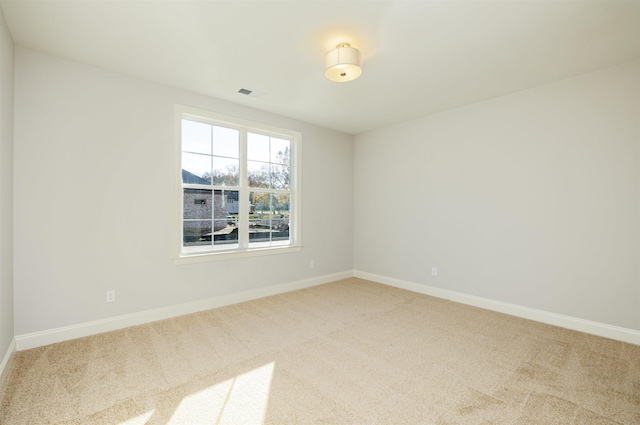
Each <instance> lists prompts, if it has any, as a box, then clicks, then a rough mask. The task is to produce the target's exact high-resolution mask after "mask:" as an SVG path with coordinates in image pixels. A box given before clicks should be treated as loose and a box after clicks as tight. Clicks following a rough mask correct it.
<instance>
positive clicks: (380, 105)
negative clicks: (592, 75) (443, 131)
mask: <svg viewBox="0 0 640 425" xmlns="http://www.w3.org/2000/svg"><path fill="white" fill-rule="evenodd" d="M0 7H1V8H2V11H3V12H4V15H5V20H6V22H7V26H8V27H9V31H10V33H11V35H12V37H13V40H14V42H15V44H17V45H20V46H24V47H27V48H30V49H34V50H38V51H41V52H46V53H50V54H53V55H57V56H61V57H64V58H69V59H73V60H77V61H80V62H84V63H88V64H91V65H95V66H99V67H102V68H107V69H111V70H114V71H118V72H121V73H125V74H129V75H133V76H137V77H141V78H145V79H147V80H152V81H156V82H160V83H164V84H168V85H171V86H175V87H178V88H182V89H186V90H189V91H193V92H197V93H202V94H205V95H208V96H212V97H215V98H219V99H224V100H228V101H231V102H235V103H238V104H242V105H247V106H250V107H253V108H257V109H261V110H264V111H269V112H273V113H277V114H280V115H284V116H288V117H292V118H296V119H299V120H302V121H306V122H310V123H314V124H317V125H320V126H323V127H328V128H332V129H336V130H340V131H344V132H346V133H351V134H357V133H361V132H366V131H369V130H372V129H376V128H379V127H382V126H386V125H389V124H393V123H397V122H402V121H406V120H409V119H413V118H417V117H420V116H424V115H428V114H433V113H436V112H439V111H443V110H446V109H450V108H454V107H457V106H461V105H465V104H469V103H473V102H478V101H481V100H484V99H489V98H492V97H496V96H501V95H504V94H508V93H512V92H515V91H519V90H523V89H526V88H529V87H533V86H536V85H540V84H544V83H548V82H552V81H556V80H559V79H562V78H566V77H570V76H573V75H578V74H581V73H585V72H589V71H593V70H597V69H601V68H605V67H608V66H612V65H617V64H620V63H624V62H627V61H630V60H634V59H638V58H640V1H614V0H603V1H559V0H558V1H545V0H536V1H524V0H503V1H483V0H475V1H453V0H452V1H254V2H247V1H238V0H236V1H188V0H183V1H179V0H174V1H150V0H147V1H90V0H77V1H56V0H47V1H32V0H21V1H5V0H0ZM340 42H349V43H351V45H352V46H354V47H357V48H358V49H360V50H361V51H362V57H363V60H362V62H363V74H362V76H361V77H360V78H359V79H357V80H355V81H352V82H349V83H333V82H330V81H328V80H327V79H325V77H324V69H323V68H324V55H325V53H326V52H327V51H329V50H331V49H332V48H334V47H335V46H336V45H337V44H338V43H340ZM240 88H247V89H251V90H257V91H260V92H264V93H265V95H264V96H263V97H261V98H254V97H249V96H244V95H241V94H238V93H237V92H238V90H239V89H240Z"/></svg>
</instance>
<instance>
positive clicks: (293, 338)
mask: <svg viewBox="0 0 640 425" xmlns="http://www.w3.org/2000/svg"><path fill="white" fill-rule="evenodd" d="M0 408H1V411H0V423H1V424H7V425H9V424H37V425H40V424H65V425H68V424H83V425H88V424H110V425H112V424H117V425H120V424H122V425H134V424H190V425H191V424H442V425H444V424H465V425H466V424H469V425H473V424H484V425H487V424H544V425H552V424H580V425H590V424H603V425H604V424H625V425H637V424H640V346H635V345H631V344H625V343H622V342H617V341H612V340H608V339H604V338H600V337H595V336H591V335H587V334H583V333H579V332H575V331H570V330H566V329H561V328H557V327H553V326H548V325H544V324H540V323H536V322H532V321H527V320H523V319H519V318H515V317H511V316H507V315H502V314H498V313H494V312H490V311H486V310H482V309H478V308H474V307H469V306H465V305H461V304H457V303H453V302H450V301H445V300H441V299H437V298H432V297H428V296H424V295H420V294H415V293H412V292H408V291H403V290H399V289H396V288H391V287H387V286H384V285H379V284H375V283H372V282H367V281H364V280H360V279H355V278H354V279H346V280H342V281H338V282H334V283H330V284H326V285H321V286H317V287H313V288H309V289H305V290H300V291H295V292H291V293H287V294H282V295H277V296H272V297H268V298H263V299H260V300H256V301H251V302H246V303H242V304H238V305H233V306H228V307H224V308H220V309H216V310H211V311H207V312H203V313H198V314H192V315H188V316H183V317H179V318H176V319H171V320H165V321H161V322H155V323H151V324H147V325H142V326H136V327H131V328H127V329H123V330H120V331H115V332H110V333H105V334H100V335H95V336H91V337H87V338H82V339H77V340H73V341H68V342H63V343H58V344H53V345H49V346H46V347H40V348H36V349H33V350H27V351H21V352H18V353H17V354H16V357H15V359H14V362H13V365H12V368H11V371H10V375H9V377H8V379H7V381H6V383H5V386H4V387H3V389H2V390H1V392H0Z"/></svg>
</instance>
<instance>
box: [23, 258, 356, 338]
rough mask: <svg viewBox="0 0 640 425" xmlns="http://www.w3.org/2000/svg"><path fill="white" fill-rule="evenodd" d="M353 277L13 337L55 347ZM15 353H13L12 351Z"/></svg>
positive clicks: (334, 276) (321, 279)
mask: <svg viewBox="0 0 640 425" xmlns="http://www.w3.org/2000/svg"><path fill="white" fill-rule="evenodd" d="M352 276H353V271H352V270H348V271H345V272H341V273H334V274H330V275H325V276H320V277H314V278H310V279H304V280H299V281H295V282H289V283H283V284H280V285H273V286H268V287H265V288H257V289H251V290H248V291H243V292H238V293H234V294H228V295H222V296H219V297H213V298H208V299H205V300H198V301H193V302H189V303H184V304H177V305H173V306H169V307H163V308H157V309H153V310H146V311H141V312H139V313H132V314H126V315H122V316H116V317H110V318H108V319H103V320H96V321H93V322H88V323H80V324H78V325H72V326H66V327H63V328H56V329H49V330H46V331H42V332H34V333H29V334H24V335H16V337H15V341H16V348H17V350H18V351H22V350H28V349H31V348H36V347H41V346H44V345H49V344H54V343H56V342H62V341H68V340H70V339H76V338H82V337H85V336H90V335H95V334H99V333H103V332H109V331H114V330H118V329H123V328H127V327H129V326H136V325H142V324H145V323H150V322H155V321H158V320H164V319H170V318H172V317H177V316H182V315H185V314H191V313H197V312H200V311H205V310H211V309H213V308H218V307H223V306H227V305H231V304H237V303H241V302H244V301H251V300H255V299H258V298H263V297H268V296H270V295H277V294H282V293H285V292H290V291H295V290H298V289H304V288H309V287H312V286H316V285H321V284H323V283H329V282H334V281H336V280H340V279H346V278H349V277H352ZM14 351H15V349H14Z"/></svg>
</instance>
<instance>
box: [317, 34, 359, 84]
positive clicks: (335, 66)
mask: <svg viewBox="0 0 640 425" xmlns="http://www.w3.org/2000/svg"><path fill="white" fill-rule="evenodd" d="M360 74H362V68H360V50H358V49H356V48H354V47H351V45H349V43H341V44H338V46H337V47H336V48H335V49H333V50H331V51H330V52H329V53H327V56H325V58H324V76H325V77H327V78H328V79H330V80H331V81H336V82H338V83H344V82H346V81H351V80H355V79H356V78H358V77H359V76H360Z"/></svg>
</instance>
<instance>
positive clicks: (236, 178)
mask: <svg viewBox="0 0 640 425" xmlns="http://www.w3.org/2000/svg"><path fill="white" fill-rule="evenodd" d="M211 182H212V183H213V184H215V185H220V186H238V185H239V184H240V161H239V160H237V159H230V158H222V157H219V156H214V157H213V175H212V177H211Z"/></svg>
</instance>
